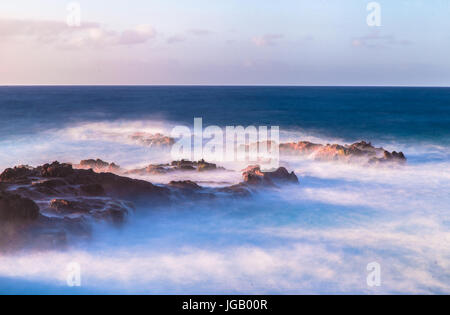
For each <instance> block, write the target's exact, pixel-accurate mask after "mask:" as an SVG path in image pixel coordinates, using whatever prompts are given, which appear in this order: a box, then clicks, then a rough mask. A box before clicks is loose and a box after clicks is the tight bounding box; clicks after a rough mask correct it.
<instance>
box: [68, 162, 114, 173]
mask: <svg viewBox="0 0 450 315" xmlns="http://www.w3.org/2000/svg"><path fill="white" fill-rule="evenodd" d="M74 167H75V168H80V169H93V170H94V171H95V172H111V173H118V172H120V166H119V165H117V164H115V163H108V162H105V161H102V160H100V159H96V160H94V159H89V160H82V161H81V162H80V164H78V165H75V166H74Z"/></svg>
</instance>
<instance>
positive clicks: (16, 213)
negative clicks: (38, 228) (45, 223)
mask: <svg viewBox="0 0 450 315" xmlns="http://www.w3.org/2000/svg"><path fill="white" fill-rule="evenodd" d="M38 217H39V207H38V206H37V205H36V203H35V202H34V201H33V200H31V199H28V198H23V197H21V196H19V195H17V194H13V193H8V192H5V191H2V192H0V223H4V222H12V223H24V222H32V221H35V220H37V218H38Z"/></svg>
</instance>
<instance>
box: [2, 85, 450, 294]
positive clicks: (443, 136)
mask: <svg viewBox="0 0 450 315" xmlns="http://www.w3.org/2000/svg"><path fill="white" fill-rule="evenodd" d="M0 109H1V115H0V169H1V170H3V169H5V168H7V167H12V166H15V165H20V164H28V165H32V166H37V165H41V164H43V163H47V162H52V161H54V160H58V161H60V162H72V163H78V162H79V161H80V160H81V159H87V158H101V159H102V160H105V161H109V162H115V163H117V164H120V165H121V166H123V167H129V168H131V167H137V166H145V165H148V164H150V163H156V162H169V161H168V159H169V158H170V157H169V156H168V155H167V152H160V151H158V150H155V149H152V148H148V147H145V146H142V145H139V144H136V143H130V142H128V141H126V140H125V139H126V136H127V135H129V134H130V133H133V132H139V131H146V132H160V133H163V134H168V133H170V130H171V128H172V127H173V126H176V125H186V126H192V124H193V121H194V118H195V117H201V118H203V124H204V126H208V125H217V126H221V127H223V126H228V125H233V126H237V125H242V126H249V125H255V126H279V127H280V136H281V138H282V140H285V141H299V140H308V141H312V142H317V143H323V144H326V143H339V144H344V143H353V142H356V141H360V140H365V141H368V142H371V143H372V144H373V145H375V146H377V147H379V146H382V147H384V148H386V149H388V150H390V151H393V150H396V151H402V152H404V153H405V155H406V157H407V159H408V162H407V164H406V165H403V166H398V167H367V166H364V165H358V164H345V163H338V162H318V161H315V160H311V159H307V158H305V159H303V158H298V159H288V160H283V161H281V165H283V166H286V168H288V169H289V170H292V171H294V172H295V173H296V174H297V175H298V177H299V180H300V184H299V185H298V187H286V188H283V189H277V190H274V191H272V192H265V193H261V194H259V195H256V196H253V197H252V198H251V199H249V200H245V201H242V200H240V201H231V202H230V201H229V200H220V199H219V200H214V201H202V202H195V203H194V202H187V201H186V202H181V203H180V204H179V205H177V206H170V207H154V206H152V205H149V206H148V207H143V208H140V209H137V210H136V213H135V214H134V215H133V216H132V217H130V218H129V222H127V224H126V225H125V226H124V227H122V228H117V227H111V226H108V225H103V224H98V225H96V227H95V230H94V235H93V237H92V239H91V240H89V241H82V242H75V243H74V244H73V245H72V246H71V247H69V248H68V249H65V250H54V251H43V252H36V251H21V252H20V253H14V254H0V292H1V293H42V294H46V293H55V292H56V293H75V294H78V293H150V294H151V293H169V294H170V293H183V294H185V293H186V294H209V293H236V294H256V293H275V294H284V293H290V294H293V293H363V294H372V293H374V294H378V293H446V294H448V293H450V194H449V191H450V136H449V135H450V88H413V87H410V88H403V87H233V86H229V87H215V86H214V87H213V86H179V87H174V86H95V87H93V86H59V87H52V86H33V87H31V86H30V87H0ZM225 166H226V168H227V169H231V170H233V172H229V173H223V174H220V175H217V178H215V180H217V181H220V182H225V183H230V184H232V183H237V182H239V180H240V172H239V170H240V167H241V165H233V164H232V163H231V164H230V163H229V164H227V165H225ZM177 176H180V175H177ZM145 179H147V180H149V181H151V182H153V183H157V184H159V183H161V184H164V183H167V182H168V181H170V180H172V179H174V178H173V177H148V178H145ZM176 179H185V178H181V177H180V178H178V177H177V178H176ZM189 179H193V180H196V181H200V182H202V181H205V182H206V181H207V180H209V178H203V177H202V176H201V175H198V174H197V175H195V176H194V177H193V178H189ZM71 262H77V263H79V264H80V265H81V268H82V285H81V287H76V288H73V287H68V286H67V284H66V278H67V276H66V273H67V270H66V267H67V265H68V264H70V263H71ZM372 262H377V263H379V264H380V266H381V270H382V273H381V285H380V286H375V287H372V286H369V285H368V283H367V281H366V280H367V276H368V274H369V271H368V270H367V265H368V264H370V263H372Z"/></svg>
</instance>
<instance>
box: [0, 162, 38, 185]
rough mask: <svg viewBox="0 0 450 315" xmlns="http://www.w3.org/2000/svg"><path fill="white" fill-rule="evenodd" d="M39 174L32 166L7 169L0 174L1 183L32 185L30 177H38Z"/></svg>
mask: <svg viewBox="0 0 450 315" xmlns="http://www.w3.org/2000/svg"><path fill="white" fill-rule="evenodd" d="M36 175H37V172H36V171H35V170H34V169H33V168H32V167H30V166H26V165H21V166H16V167H14V168H7V169H5V170H4V171H3V173H2V174H0V182H4V183H12V182H14V183H17V184H19V183H24V184H27V183H30V182H31V180H30V178H29V177H32V176H36Z"/></svg>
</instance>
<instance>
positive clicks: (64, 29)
mask: <svg viewBox="0 0 450 315" xmlns="http://www.w3.org/2000/svg"><path fill="white" fill-rule="evenodd" d="M370 2H371V1H366V0H345V1H344V0H314V1H311V0H309V1H305V0H280V1H275V0H189V1H187V0H133V1H125V0H89V1H88V0H79V1H76V2H75V3H76V4H78V5H79V8H80V15H74V11H71V10H68V6H69V5H70V4H73V3H74V2H73V1H66V0H39V1H35V0H3V1H1V2H0V85H33V84H45V85H52V84H69V85H71V84H74V85H75V84H82V85H91V84H101V85H109V84H112V85H114V84H120V85H122V84H125V85H139V84H149V85H153V84H155V85H172V84H174V85H178V84H183V85H383V86H384V85H401V86H450V58H449V56H450V1H449V0H428V1H419V0H411V1H402V0H396V1H387V0H383V1H381V0H380V1H377V3H378V4H379V8H380V11H379V15H377V17H379V21H380V25H379V26H377V25H373V23H368V21H367V19H368V16H369V15H370V14H375V13H377V12H378V11H377V12H375V11H374V10H373V9H372V10H367V5H368V4H369V3H370ZM74 16H75V17H77V16H79V17H80V19H79V22H80V24H79V26H78V24H77V23H76V22H77V21H78V20H77V18H75V19H74V18H73V17H74ZM372 16H373V15H372ZM371 21H373V20H371ZM68 22H69V23H68ZM69 24H70V25H69ZM369 24H372V25H369Z"/></svg>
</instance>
